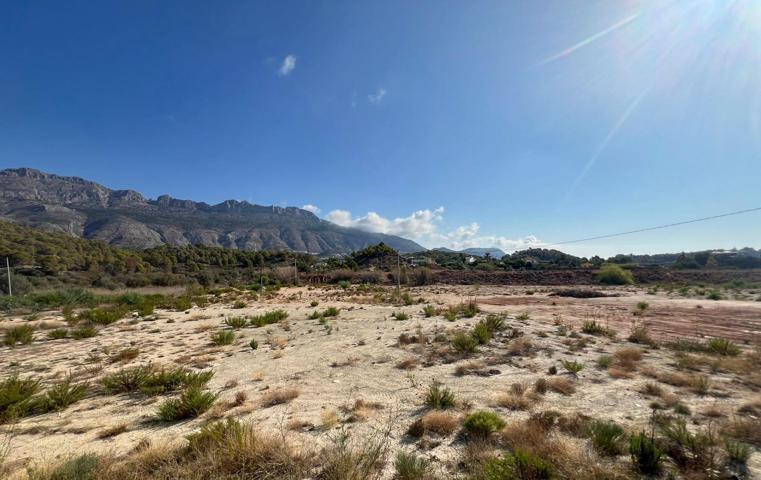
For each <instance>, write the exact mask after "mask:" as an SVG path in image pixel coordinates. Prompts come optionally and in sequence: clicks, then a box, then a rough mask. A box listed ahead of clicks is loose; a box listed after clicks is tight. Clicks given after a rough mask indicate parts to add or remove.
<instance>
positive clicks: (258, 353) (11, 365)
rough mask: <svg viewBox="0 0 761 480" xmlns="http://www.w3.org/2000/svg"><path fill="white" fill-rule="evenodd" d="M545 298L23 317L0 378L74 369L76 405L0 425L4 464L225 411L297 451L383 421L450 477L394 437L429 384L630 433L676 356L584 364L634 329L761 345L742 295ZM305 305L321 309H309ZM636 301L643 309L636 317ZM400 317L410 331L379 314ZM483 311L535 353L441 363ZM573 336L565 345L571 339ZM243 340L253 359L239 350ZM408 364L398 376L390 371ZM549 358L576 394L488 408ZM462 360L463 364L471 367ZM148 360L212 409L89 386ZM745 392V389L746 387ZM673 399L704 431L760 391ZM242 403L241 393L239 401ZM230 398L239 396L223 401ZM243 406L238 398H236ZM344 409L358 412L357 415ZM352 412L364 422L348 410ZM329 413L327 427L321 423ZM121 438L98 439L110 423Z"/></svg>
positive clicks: (112, 447) (470, 293)
mask: <svg viewBox="0 0 761 480" xmlns="http://www.w3.org/2000/svg"><path fill="white" fill-rule="evenodd" d="M554 290H555V289H554V288H552V287H535V288H528V287H510V286H481V287H478V286H429V287H420V288H413V289H411V290H410V294H411V296H412V298H414V299H418V298H422V299H423V300H424V304H433V305H436V306H438V307H446V306H447V305H452V304H457V303H459V302H463V301H468V300H471V299H473V300H475V301H476V302H477V303H478V305H479V306H480V308H481V309H482V313H480V314H479V315H477V316H475V317H474V318H458V319H457V320H455V321H453V322H452V321H447V320H446V319H445V318H444V317H443V316H440V315H436V316H434V317H431V318H426V317H425V316H424V315H423V314H422V312H421V310H422V306H423V304H414V305H409V306H394V305H389V304H384V303H376V302H374V301H373V300H372V297H371V295H367V294H365V293H363V292H346V291H343V290H341V289H339V288H337V287H333V288H312V287H310V288H306V287H301V288H284V289H281V290H280V291H279V292H278V293H277V294H276V295H275V296H274V297H273V298H270V299H267V300H251V301H248V302H247V306H246V307H245V308H233V300H232V298H230V299H229V300H228V299H225V300H224V301H222V302H220V303H214V304H210V305H208V306H205V307H195V306H194V307H193V308H191V309H190V310H188V311H186V312H171V311H157V312H156V314H155V315H153V316H151V317H149V318H145V319H139V318H134V319H130V318H128V319H124V320H120V321H118V322H117V323H114V324H112V325H110V326H107V327H103V328H102V329H101V330H100V331H99V334H98V335H97V336H95V337H93V338H87V339H82V340H73V339H61V340H51V339H49V338H48V337H47V335H46V334H45V332H44V331H45V330H46V329H52V328H56V327H65V326H66V324H65V322H64V320H63V316H62V314H61V312H47V313H43V314H40V315H38V316H37V318H36V319H34V320H31V321H30V320H24V319H22V318H17V317H15V318H14V317H11V318H5V319H4V320H2V321H0V329H2V328H7V327H8V326H10V325H16V324H21V323H25V322H29V323H32V324H34V325H36V326H37V328H38V330H37V332H36V334H35V341H34V342H33V343H31V344H29V345H23V346H16V347H14V348H10V347H6V346H0V372H1V373H0V379H2V378H6V377H7V376H8V375H11V374H13V373H15V372H17V373H18V374H19V375H21V376H22V377H26V376H36V377H41V378H43V379H44V383H46V384H52V383H54V382H55V381H57V380H61V379H62V378H64V377H65V376H66V375H67V374H71V375H72V376H73V377H74V378H76V379H77V381H82V382H88V384H89V385H90V388H89V394H88V396H87V397H86V398H85V399H84V400H82V401H80V402H78V403H75V404H74V405H72V406H70V407H69V408H67V409H65V410H63V411H61V412H59V413H49V414H44V415H38V416H32V417H27V418H24V419H22V420H21V421H19V422H18V423H17V424H15V425H13V426H7V425H6V426H5V427H4V430H0V436H1V435H2V433H1V432H3V431H4V432H5V435H6V438H9V439H10V450H9V452H10V453H9V455H8V462H9V463H10V465H11V466H12V467H13V470H14V471H16V475H20V472H21V471H22V470H23V469H24V468H25V467H26V466H28V465H35V464H42V463H45V462H50V461H56V460H61V459H65V458H69V457H71V456H73V455H78V454H82V453H85V452H99V453H102V452H112V453H116V454H120V453H126V452H129V451H130V450H132V449H134V448H135V447H136V445H138V443H139V442H141V441H142V440H143V439H145V438H149V439H150V441H151V442H153V443H156V442H170V443H171V442H178V443H179V442H183V441H184V440H183V439H184V436H186V435H187V434H189V433H191V432H193V431H194V430H197V429H198V428H199V427H200V426H201V425H203V424H204V423H205V422H207V421H208V420H210V419H213V418H222V417H224V416H233V417H235V418H239V419H245V420H250V421H252V422H253V423H254V424H255V425H256V426H257V428H259V429H263V430H270V431H273V432H281V433H283V434H285V435H288V436H289V438H291V439H292V441H294V442H296V443H302V444H304V445H310V446H316V445H324V444H326V443H328V442H330V441H331V439H332V438H334V437H335V435H337V433H338V432H339V431H342V430H347V431H349V432H354V433H357V434H359V433H362V432H366V431H370V430H372V429H373V428H379V426H380V425H385V424H390V425H392V428H391V433H390V436H391V439H390V441H391V450H392V451H396V450H399V449H408V450H409V449H413V448H417V449H419V450H421V452H422V454H424V455H425V456H427V457H428V458H430V459H431V460H432V461H433V462H434V464H435V466H436V468H437V469H440V471H442V472H451V471H454V470H455V469H456V463H457V456H458V445H459V443H458V442H459V441H460V440H458V439H457V437H456V436H449V437H443V438H438V439H436V440H435V441H433V442H427V443H426V444H425V445H421V444H419V443H418V444H416V443H415V439H411V438H410V437H409V436H408V435H406V433H405V432H406V431H407V428H408V427H409V425H410V424H411V423H412V422H413V421H414V420H415V419H416V418H419V417H420V416H421V414H422V413H423V411H424V410H423V401H424V397H425V394H426V392H427V390H428V388H429V386H430V385H431V384H432V382H434V381H438V382H441V383H442V384H443V385H444V386H446V387H447V388H449V389H451V390H452V391H453V392H454V394H455V396H456V398H457V399H458V400H460V401H461V405H460V407H459V408H458V410H457V412H458V413H457V414H458V415H465V414H466V413H467V412H468V411H470V410H476V409H482V408H487V409H491V410H494V411H497V412H499V413H500V414H501V415H502V416H503V418H505V419H508V420H509V419H513V418H520V419H523V418H526V417H527V416H528V415H529V414H530V413H531V412H537V411H544V410H557V411H560V412H562V413H563V414H569V415H570V414H572V413H575V412H580V413H585V414H589V415H593V416H594V417H596V418H602V419H610V420H615V421H617V422H619V423H620V424H622V425H623V426H625V427H626V428H629V429H632V430H636V429H641V428H643V427H644V426H645V425H647V423H648V421H649V419H650V417H651V414H652V411H651V409H650V407H649V405H650V403H651V401H652V398H650V397H648V396H647V395H645V394H643V393H641V392H640V390H641V389H642V388H643V386H644V385H645V384H646V383H648V382H653V378H654V377H655V376H656V375H657V373H658V372H660V373H663V372H674V371H675V366H674V364H675V360H674V352H673V351H672V350H669V349H667V348H657V349H655V348H644V349H643V351H644V358H643V360H642V361H641V363H640V364H638V366H637V369H636V371H635V372H633V373H630V374H625V375H622V376H621V377H618V376H612V375H611V374H610V373H609V372H608V371H606V370H605V369H599V368H596V367H595V361H596V359H597V358H598V357H599V356H600V355H603V354H612V353H613V352H615V351H616V350H617V349H621V348H624V347H638V346H637V345H634V344H632V343H630V342H628V341H627V340H626V337H627V335H628V332H629V329H630V327H631V325H632V322H639V323H644V324H646V325H648V326H649V328H650V332H651V336H652V337H653V338H654V339H655V340H656V341H658V342H665V341H671V340H676V339H680V338H685V337H692V338H696V339H701V338H703V337H706V336H722V337H727V338H731V339H733V340H735V341H736V342H737V343H738V344H740V345H741V346H743V348H746V349H748V350H750V349H752V348H753V346H754V345H757V344H758V343H759V341H760V340H761V302H759V301H755V297H749V298H748V300H722V301H710V300H705V299H697V298H683V297H675V296H673V295H668V294H666V293H658V294H656V295H648V294H647V293H646V292H645V290H643V289H639V288H635V287H621V288H606V289H605V290H604V291H605V293H608V294H613V295H617V296H611V297H603V298H592V299H578V298H566V297H557V296H551V295H550V294H551V293H552V292H553V291H554ZM311 302H319V306H317V307H312V306H311V305H310V304H311ZM639 302H647V303H648V304H649V307H648V308H647V309H646V310H645V311H644V313H643V314H641V315H635V313H634V312H636V311H637V310H638V308H637V304H638V303H639ZM330 306H334V307H337V308H340V309H341V311H340V314H339V315H338V316H337V317H330V318H328V319H327V321H326V322H325V321H324V322H323V323H321V322H320V321H318V320H311V319H308V318H307V317H308V316H309V314H310V313H312V312H313V311H315V310H323V309H325V308H327V307H330ZM277 308H280V309H284V310H286V311H287V312H288V314H289V316H288V318H287V320H286V321H283V322H280V323H278V324H272V325H268V326H265V327H260V328H254V327H250V326H249V327H245V328H242V329H239V330H235V333H236V336H237V338H236V340H235V342H234V343H233V344H232V345H229V346H216V345H214V344H212V343H211V341H210V336H211V334H212V333H213V332H215V331H219V330H222V329H226V328H228V327H226V326H225V324H224V319H225V317H228V316H241V315H255V314H260V313H263V312H265V311H270V310H273V309H277ZM395 312H405V313H407V314H409V316H410V318H409V319H408V320H402V321H400V320H396V319H395V318H393V317H392V313H395ZM488 313H504V314H507V320H506V325H507V326H508V327H510V328H511V329H512V330H513V331H517V332H520V334H521V335H522V336H523V337H525V338H528V339H530V341H531V342H532V344H533V348H532V349H531V352H530V353H526V354H524V355H513V354H510V350H509V349H510V345H511V343H512V342H514V340H508V339H507V338H503V337H499V336H498V337H497V338H496V339H495V340H494V341H492V342H491V343H489V344H488V345H486V346H482V347H480V349H479V352H478V353H476V354H474V355H473V356H472V357H471V358H462V359H460V358H455V359H448V360H441V359H440V358H439V357H438V356H437V354H436V352H437V351H438V350H437V346H436V342H435V340H433V339H434V338H435V337H436V336H437V335H439V336H441V335H446V334H447V333H451V332H452V331H453V330H457V329H462V330H465V329H469V328H471V327H472V326H473V325H474V324H475V323H476V322H478V321H479V320H480V319H482V318H484V316H485V315H486V314H488ZM588 320H596V321H598V322H599V323H601V324H603V325H606V326H607V327H608V328H610V329H611V330H614V331H616V332H617V333H618V335H617V336H616V337H615V338H610V337H606V336H591V335H584V334H581V335H575V334H574V335H570V336H569V334H568V332H569V331H573V330H574V329H575V331H576V332H578V331H579V329H580V327H581V324H582V323H583V322H584V321H588ZM403 333H406V334H408V335H410V336H414V335H417V336H421V335H423V336H425V337H426V338H427V339H428V340H427V341H425V342H423V343H412V344H410V345H399V342H398V340H399V336H400V334H403ZM579 338H582V339H586V340H585V341H584V342H582V343H580V342H578V339H579ZM252 339H256V340H257V341H258V343H259V347H258V349H256V350H253V349H252V348H251V347H250V346H249V342H250V341H251V340H252ZM130 348H131V349H138V350H139V354H138V355H137V356H136V358H132V359H127V360H123V361H120V360H116V354H117V353H118V352H120V351H123V350H125V349H130ZM405 360H408V362H407V363H408V365H406V366H407V367H409V368H399V367H400V363H401V362H403V361H405ZM562 360H577V361H579V362H582V363H583V364H584V365H585V368H584V370H582V371H581V372H580V373H579V374H578V378H571V380H572V381H573V383H574V384H575V387H576V391H575V393H573V394H571V395H562V394H560V393H554V392H548V393H547V394H546V395H543V396H542V397H541V399H534V401H533V402H534V403H532V405H530V406H529V407H528V410H517V411H516V410H510V409H507V408H503V407H500V406H497V405H495V399H496V398H497V396H498V395H499V394H500V393H502V392H506V391H508V390H509V389H510V385H511V384H513V383H516V382H518V383H520V382H525V383H532V384H533V382H534V381H535V380H536V379H537V378H539V377H543V376H546V372H547V371H548V369H549V368H550V367H552V366H555V367H557V368H558V369H559V370H560V371H561V372H562V370H563V368H562V366H561V361H562ZM474 362H475V363H474ZM147 363H152V364H154V365H166V366H173V367H174V366H185V367H189V368H203V369H212V370H213V371H214V377H213V378H212V380H211V381H210V383H209V389H210V390H212V391H214V392H218V393H219V399H218V400H217V403H216V405H215V406H214V407H212V409H211V410H209V411H208V412H206V413H204V414H203V415H202V416H201V417H199V418H197V419H193V420H190V421H183V422H177V423H161V422H158V421H157V420H156V409H157V407H158V405H159V404H160V403H161V402H162V401H163V400H164V399H165V397H163V396H157V397H146V396H135V395H126V394H122V395H110V394H107V393H106V392H104V391H103V390H102V388H101V387H100V386H99V385H100V379H101V378H102V377H103V376H104V375H106V374H108V373H111V372H115V371H117V370H119V369H122V368H125V367H129V366H134V365H140V364H147ZM463 365H469V366H471V367H473V368H474V369H475V370H477V371H478V372H479V373H478V374H475V375H457V374H456V369H457V367H458V366H460V367H461V366H463ZM755 381H758V379H756V380H755ZM663 387H664V389H665V390H667V391H668V392H673V393H675V394H676V395H677V397H678V399H679V401H680V402H681V403H683V404H684V405H686V406H687V407H688V408H689V410H690V411H691V412H692V414H691V419H690V421H691V424H693V425H704V424H706V423H707V422H709V421H711V420H710V419H709V416H708V414H706V413H705V412H708V411H709V410H710V411H712V412H713V413H711V418H714V415H716V411H718V412H719V415H721V416H723V417H724V418H731V417H732V416H733V415H734V414H735V412H736V411H737V409H738V408H739V407H740V406H741V405H744V404H747V403H749V402H759V401H761V394H760V393H759V392H760V389H759V384H754V383H753V382H750V383H749V382H748V381H747V379H746V378H745V377H743V376H742V375H740V374H736V373H733V372H731V371H721V370H720V371H718V372H712V373H711V387H710V392H709V394H702V395H698V394H694V393H692V392H690V391H689V390H688V389H687V388H684V387H678V386H672V385H667V384H663ZM285 388H294V389H297V393H298V396H297V397H296V398H294V399H293V400H292V401H290V402H288V403H284V404H279V405H275V406H271V407H268V406H265V405H262V403H261V399H262V398H263V396H264V395H266V394H268V393H270V392H273V391H276V390H278V389H285ZM240 392H242V393H240ZM236 394H237V396H238V401H235V397H236ZM240 399H243V401H240ZM357 400H362V401H364V405H365V406H364V407H361V408H354V407H355V402H356V401H357ZM360 410H361V411H360ZM331 417H337V418H338V420H339V421H338V422H337V424H336V425H332V423H333V422H332V421H330V420H329V419H330V418H331ZM117 426H121V427H123V432H120V433H119V434H117V435H113V436H108V437H106V438H103V437H104V435H103V434H104V432H106V431H107V430H109V429H113V428H114V427H117ZM749 470H750V474H752V475H757V476H758V475H761V454H760V453H759V451H758V449H756V450H754V453H753V454H752V456H751V459H750V461H749Z"/></svg>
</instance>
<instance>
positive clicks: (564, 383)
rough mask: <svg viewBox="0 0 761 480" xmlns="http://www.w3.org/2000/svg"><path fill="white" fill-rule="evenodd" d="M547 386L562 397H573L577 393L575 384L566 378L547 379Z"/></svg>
mask: <svg viewBox="0 0 761 480" xmlns="http://www.w3.org/2000/svg"><path fill="white" fill-rule="evenodd" d="M547 386H548V387H549V389H550V390H552V391H553V392H556V393H560V394H562V395H571V394H573V393H575V392H576V386H575V385H574V384H573V382H572V381H571V380H569V379H567V378H565V377H552V378H549V379H547Z"/></svg>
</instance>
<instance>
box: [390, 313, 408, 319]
mask: <svg viewBox="0 0 761 480" xmlns="http://www.w3.org/2000/svg"><path fill="white" fill-rule="evenodd" d="M391 316H392V317H394V320H409V319H410V316H409V315H407V314H406V313H404V312H394V313H392V314H391Z"/></svg>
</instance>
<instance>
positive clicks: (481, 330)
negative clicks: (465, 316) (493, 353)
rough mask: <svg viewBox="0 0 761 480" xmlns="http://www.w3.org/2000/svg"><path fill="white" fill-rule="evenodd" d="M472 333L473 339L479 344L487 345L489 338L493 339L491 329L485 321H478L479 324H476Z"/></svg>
mask: <svg viewBox="0 0 761 480" xmlns="http://www.w3.org/2000/svg"><path fill="white" fill-rule="evenodd" d="M470 334H471V335H472V336H473V339H474V340H475V341H476V343H478V344H479V345H485V344H487V343H489V340H491V336H492V333H491V331H490V330H489V328H488V327H487V326H486V324H485V323H483V322H478V323H477V324H475V326H473V330H472V331H471V332H470Z"/></svg>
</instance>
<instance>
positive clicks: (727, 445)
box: [724, 440, 751, 465]
mask: <svg viewBox="0 0 761 480" xmlns="http://www.w3.org/2000/svg"><path fill="white" fill-rule="evenodd" d="M724 452H725V453H726V454H727V458H728V459H729V461H730V462H732V463H734V464H739V465H745V464H746V463H748V459H749V458H750V454H751V446H750V445H748V444H747V443H742V442H736V441H734V440H725V441H724Z"/></svg>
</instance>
